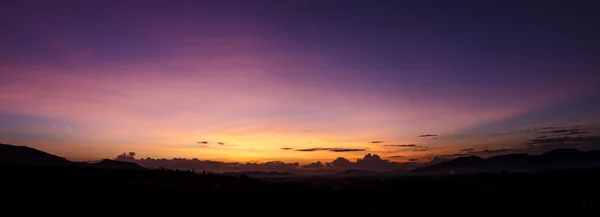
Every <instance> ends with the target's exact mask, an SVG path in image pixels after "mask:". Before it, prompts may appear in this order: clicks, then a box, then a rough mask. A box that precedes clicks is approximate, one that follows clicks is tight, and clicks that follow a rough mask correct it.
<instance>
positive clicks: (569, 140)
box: [525, 136, 600, 147]
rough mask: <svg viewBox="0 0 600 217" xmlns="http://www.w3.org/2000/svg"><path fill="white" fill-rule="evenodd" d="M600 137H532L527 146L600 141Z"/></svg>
mask: <svg viewBox="0 0 600 217" xmlns="http://www.w3.org/2000/svg"><path fill="white" fill-rule="evenodd" d="M599 141H600V137H598V136H579V137H568V136H563V137H549V138H536V139H532V140H530V141H529V142H527V143H525V145H526V146H528V147H531V146H538V145H548V144H565V143H570V144H581V143H590V142H599Z"/></svg>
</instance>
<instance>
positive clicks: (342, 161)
mask: <svg viewBox="0 0 600 217" xmlns="http://www.w3.org/2000/svg"><path fill="white" fill-rule="evenodd" d="M326 164H327V165H328V166H330V167H337V168H348V167H350V166H352V162H350V161H349V160H348V159H346V158H343V157H338V158H337V159H335V160H334V161H332V162H331V163H326Z"/></svg>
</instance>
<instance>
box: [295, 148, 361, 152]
mask: <svg viewBox="0 0 600 217" xmlns="http://www.w3.org/2000/svg"><path fill="white" fill-rule="evenodd" d="M284 150H294V149H293V148H289V149H284ZM366 150H367V149H365V148H304V149H295V150H294V151H301V152H313V151H330V152H360V151H366Z"/></svg>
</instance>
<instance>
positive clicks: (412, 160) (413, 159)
mask: <svg viewBox="0 0 600 217" xmlns="http://www.w3.org/2000/svg"><path fill="white" fill-rule="evenodd" d="M408 161H410V162H416V161H419V159H416V158H411V159H408Z"/></svg>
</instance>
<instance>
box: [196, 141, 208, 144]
mask: <svg viewBox="0 0 600 217" xmlns="http://www.w3.org/2000/svg"><path fill="white" fill-rule="evenodd" d="M198 144H208V142H207V141H200V142H198Z"/></svg>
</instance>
